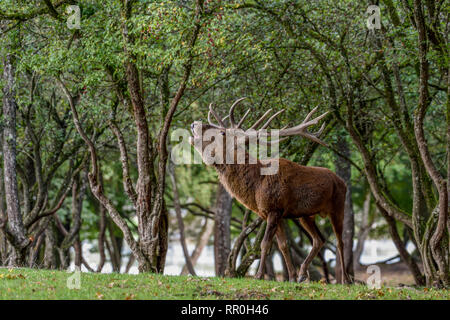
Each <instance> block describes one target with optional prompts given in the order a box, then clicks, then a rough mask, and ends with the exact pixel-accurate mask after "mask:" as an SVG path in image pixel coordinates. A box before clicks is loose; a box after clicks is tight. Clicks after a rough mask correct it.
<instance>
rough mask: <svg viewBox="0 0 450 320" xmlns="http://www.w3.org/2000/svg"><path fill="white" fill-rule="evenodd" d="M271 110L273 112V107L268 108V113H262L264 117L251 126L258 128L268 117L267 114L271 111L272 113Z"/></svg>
mask: <svg viewBox="0 0 450 320" xmlns="http://www.w3.org/2000/svg"><path fill="white" fill-rule="evenodd" d="M271 112H272V109H269V110H267V111H266V113H264V114H263V115H262V117H261V118H259V119H258V121H256V122H255V123H254V124H253V125H252V126H251V127H250V129H255V128H257V127H258V126H259V125H260V123H261V122H263V121H264V119H265V118H267V116H268V115H269V113H271ZM250 129H249V130H250Z"/></svg>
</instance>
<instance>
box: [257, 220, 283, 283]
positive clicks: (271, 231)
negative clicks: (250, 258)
mask: <svg viewBox="0 0 450 320" xmlns="http://www.w3.org/2000/svg"><path fill="white" fill-rule="evenodd" d="M278 220H279V218H278V214H276V213H272V214H269V215H267V226H266V231H265V233H264V238H263V240H262V241H261V260H260V262H259V269H258V272H257V273H256V275H255V278H256V279H263V277H264V266H265V265H266V257H267V253H268V252H269V250H270V246H271V244H272V239H273V237H274V235H275V232H276V231H277V224H278Z"/></svg>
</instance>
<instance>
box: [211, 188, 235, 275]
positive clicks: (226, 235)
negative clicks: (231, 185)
mask: <svg viewBox="0 0 450 320" xmlns="http://www.w3.org/2000/svg"><path fill="white" fill-rule="evenodd" d="M232 204H233V198H232V197H231V196H230V195H229V193H228V192H227V190H225V188H224V187H223V185H222V184H221V183H219V184H218V186H217V193H216V204H215V206H214V213H215V215H214V265H215V270H216V276H224V275H225V269H226V268H227V259H228V255H229V254H230V246H231V235H230V224H231V207H232Z"/></svg>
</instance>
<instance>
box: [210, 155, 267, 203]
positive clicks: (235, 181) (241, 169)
mask: <svg viewBox="0 0 450 320" xmlns="http://www.w3.org/2000/svg"><path fill="white" fill-rule="evenodd" d="M245 160H246V161H245V164H215V165H214V167H215V169H216V171H217V173H218V174H219V179H220V182H221V183H222V184H223V186H224V187H225V189H226V190H227V191H228V193H230V195H231V196H233V197H235V198H236V199H237V200H238V201H239V202H241V203H242V204H243V205H245V206H246V207H247V208H249V209H251V210H254V211H255V210H256V202H255V192H256V189H257V188H258V186H260V185H261V182H260V179H261V178H262V176H261V171H260V170H261V166H262V164H261V163H260V162H259V161H257V162H256V163H255V164H252V163H249V155H248V153H247V154H246V159H245Z"/></svg>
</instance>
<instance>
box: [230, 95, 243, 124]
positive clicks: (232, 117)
mask: <svg viewBox="0 0 450 320" xmlns="http://www.w3.org/2000/svg"><path fill="white" fill-rule="evenodd" d="M245 98H246V97H242V98H239V99H237V100H236V101H235V102H234V103H233V105H232V106H231V107H230V112H229V113H228V116H229V117H230V126H231V127H232V128H236V123H235V122H234V108H236V106H237V105H238V104H239V103H240V102H241V101H242V100H244V99H245Z"/></svg>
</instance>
